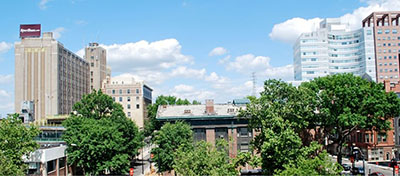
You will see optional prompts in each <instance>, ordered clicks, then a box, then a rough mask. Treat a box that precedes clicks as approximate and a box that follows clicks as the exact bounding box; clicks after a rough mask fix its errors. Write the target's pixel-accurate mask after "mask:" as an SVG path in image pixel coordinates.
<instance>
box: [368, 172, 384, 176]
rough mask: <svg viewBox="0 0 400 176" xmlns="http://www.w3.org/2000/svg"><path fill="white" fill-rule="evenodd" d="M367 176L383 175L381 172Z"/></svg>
mask: <svg viewBox="0 0 400 176" xmlns="http://www.w3.org/2000/svg"><path fill="white" fill-rule="evenodd" d="M369 176H385V175H383V174H382V173H381V172H373V173H370V174H369Z"/></svg>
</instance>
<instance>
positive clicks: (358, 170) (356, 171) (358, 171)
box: [352, 166, 364, 175]
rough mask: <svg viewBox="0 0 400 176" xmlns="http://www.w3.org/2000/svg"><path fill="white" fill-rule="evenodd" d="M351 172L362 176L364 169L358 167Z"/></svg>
mask: <svg viewBox="0 0 400 176" xmlns="http://www.w3.org/2000/svg"><path fill="white" fill-rule="evenodd" d="M352 171H353V174H354V175H358V174H362V175H364V168H363V167H360V166H356V167H353V170H352Z"/></svg>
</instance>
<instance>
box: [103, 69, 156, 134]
mask: <svg viewBox="0 0 400 176" xmlns="http://www.w3.org/2000/svg"><path fill="white" fill-rule="evenodd" d="M102 91H103V92H105V93H106V94H107V95H109V96H111V97H112V98H113V100H114V101H115V102H118V103H120V104H121V105H122V107H123V108H124V112H125V115H126V116H127V117H128V118H130V119H131V120H132V121H134V122H135V123H136V125H138V127H139V128H140V129H142V128H143V127H144V121H145V119H146V118H147V106H148V105H150V104H151V102H152V91H153V90H152V89H151V88H150V87H149V86H147V85H146V84H145V83H144V82H142V81H135V79H134V78H110V77H108V78H106V79H105V80H104V82H103V88H102Z"/></svg>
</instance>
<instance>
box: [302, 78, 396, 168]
mask: <svg viewBox="0 0 400 176" xmlns="http://www.w3.org/2000/svg"><path fill="white" fill-rule="evenodd" d="M300 87H303V88H306V89H308V90H312V91H313V97H315V107H316V109H315V110H317V113H315V115H316V117H315V118H313V119H314V121H316V122H318V123H319V124H320V126H321V128H322V130H323V133H324V134H326V136H327V137H329V139H330V140H332V141H333V142H334V143H336V144H338V162H339V163H341V160H342V155H341V154H342V148H343V144H344V143H345V142H346V137H347V136H349V135H350V134H352V133H353V132H354V131H356V130H359V129H365V130H376V131H378V132H381V131H382V130H388V129H390V120H389V119H391V118H393V117H395V116H397V115H399V113H400V100H399V99H398V98H397V96H396V95H395V94H394V93H393V92H390V93H386V92H385V89H384V87H383V85H382V84H381V83H380V84H377V83H375V82H368V81H366V80H364V79H362V78H361V77H358V76H354V75H352V74H337V75H330V76H326V77H320V78H316V79H314V80H312V81H310V82H306V83H303V84H302V85H301V86H300Z"/></svg>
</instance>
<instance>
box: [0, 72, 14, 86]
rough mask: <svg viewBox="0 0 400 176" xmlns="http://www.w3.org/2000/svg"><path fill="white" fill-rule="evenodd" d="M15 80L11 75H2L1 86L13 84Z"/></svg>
mask: <svg viewBox="0 0 400 176" xmlns="http://www.w3.org/2000/svg"><path fill="white" fill-rule="evenodd" d="M13 79H14V76H13V75H11V74H8V75H0V84H11V83H12V81H13Z"/></svg>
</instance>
